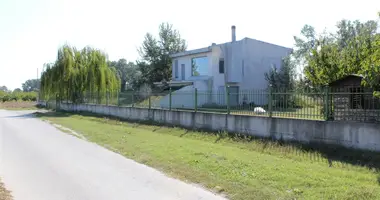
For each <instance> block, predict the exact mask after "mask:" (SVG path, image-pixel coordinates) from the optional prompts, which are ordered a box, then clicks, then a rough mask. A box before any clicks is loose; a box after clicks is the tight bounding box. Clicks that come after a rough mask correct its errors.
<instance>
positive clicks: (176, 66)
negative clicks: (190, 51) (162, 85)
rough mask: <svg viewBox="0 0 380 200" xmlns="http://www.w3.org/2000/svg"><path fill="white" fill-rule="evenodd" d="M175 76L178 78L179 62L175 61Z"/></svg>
mask: <svg viewBox="0 0 380 200" xmlns="http://www.w3.org/2000/svg"><path fill="white" fill-rule="evenodd" d="M174 76H175V78H178V60H175V61H174Z"/></svg>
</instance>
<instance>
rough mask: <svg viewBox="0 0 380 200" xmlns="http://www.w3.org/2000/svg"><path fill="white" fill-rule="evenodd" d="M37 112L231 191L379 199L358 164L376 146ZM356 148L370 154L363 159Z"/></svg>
mask: <svg viewBox="0 0 380 200" xmlns="http://www.w3.org/2000/svg"><path fill="white" fill-rule="evenodd" d="M37 116H39V117H42V118H43V119H47V120H49V121H51V122H52V123H56V124H60V125H63V126H64V127H67V128H70V129H72V130H74V131H76V132H78V133H80V134H82V135H83V136H84V137H85V138H86V139H87V140H89V141H93V142H96V143H98V144H100V145H102V146H104V147H106V148H109V149H111V150H113V151H115V152H118V153H120V154H122V155H124V156H126V157H128V158H131V159H134V160H136V161H137V162H140V163H144V164H146V165H149V166H152V167H154V168H157V169H159V170H161V171H163V172H165V173H166V174H168V175H170V176H173V177H176V178H179V179H182V180H185V181H189V182H193V183H197V184H201V185H203V186H205V187H207V188H209V189H210V190H214V191H219V192H222V193H224V194H225V195H227V196H228V197H229V198H230V199H239V200H248V199H258V200H260V199H380V186H379V183H378V181H379V180H380V179H379V174H378V173H377V170H375V168H372V169H369V168H368V167H365V166H359V163H360V164H361V165H367V166H368V165H370V164H371V163H372V165H374V166H378V165H379V163H380V162H379V161H380V158H379V156H378V155H377V154H374V153H368V152H354V151H350V150H341V151H340V152H339V151H337V150H339V148H338V149H335V148H334V149H332V150H331V152H333V153H335V155H329V153H328V152H330V151H328V150H327V148H321V150H318V149H317V150H314V151H313V150H311V149H307V148H305V147H304V146H302V145H296V144H281V143H278V142H271V141H267V140H263V139H252V138H244V137H237V136H236V137H232V136H231V135H227V134H224V133H220V134H212V133H205V132H194V131H188V130H184V129H180V128H168V127H162V126H153V125H142V124H135V123H128V122H122V121H118V120H114V119H109V118H105V117H96V116H89V115H71V114H65V113H47V114H38V115H37ZM337 152H338V153H337ZM367 155H369V156H367ZM356 156H359V157H360V156H365V157H360V159H361V160H357V159H358V158H357V157H356ZM371 156H372V158H371ZM328 158H329V159H328ZM366 158H371V159H370V160H368V159H367V160H366ZM353 162H355V164H350V163H353Z"/></svg>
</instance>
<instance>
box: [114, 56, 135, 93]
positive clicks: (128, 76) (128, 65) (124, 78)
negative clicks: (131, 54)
mask: <svg viewBox="0 0 380 200" xmlns="http://www.w3.org/2000/svg"><path fill="white" fill-rule="evenodd" d="M108 65H109V66H110V67H112V68H114V69H115V70H116V74H117V76H118V77H119V79H120V88H121V91H122V92H124V91H125V90H126V86H127V84H128V86H133V83H135V82H136V80H135V79H138V78H139V77H140V74H139V71H138V67H137V65H136V64H135V63H133V62H127V60H126V59H124V58H122V59H119V60H118V61H111V62H109V64H108Z"/></svg>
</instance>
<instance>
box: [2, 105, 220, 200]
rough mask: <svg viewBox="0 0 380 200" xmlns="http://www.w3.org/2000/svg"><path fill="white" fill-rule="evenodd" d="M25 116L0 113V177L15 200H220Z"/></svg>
mask: <svg viewBox="0 0 380 200" xmlns="http://www.w3.org/2000/svg"><path fill="white" fill-rule="evenodd" d="M28 113H31V111H4V110H0V177H1V178H2V181H3V182H4V184H5V186H6V187H7V189H9V190H11V191H12V195H13V197H14V199H15V200H45V199H46V200H63V199H65V200H66V199H67V200H77V199H78V200H87V199H88V200H113V199H115V200H119V199H120V200H126V199H128V200H129V199H131V200H134V199H136V200H139V199H142V200H159V199H165V200H171V199H185V200H193V199H204V200H221V199H223V198H222V197H220V196H216V195H214V194H213V193H211V192H209V191H206V190H204V189H202V188H200V187H197V186H195V185H192V184H188V183H184V182H182V181H179V180H176V179H173V178H169V177H167V176H165V175H164V174H162V173H161V172H159V171H157V170H155V169H152V168H150V167H147V166H145V165H142V164H139V163H136V162H134V161H133V160H130V159H127V158H125V157H123V156H121V155H119V154H116V153H113V152H111V151H109V150H107V149H105V148H103V147H100V146H98V145H96V144H94V143H90V142H87V141H84V140H81V139H78V138H76V137H74V136H71V135H69V134H67V133H63V132H61V131H59V130H58V129H56V128H55V127H54V126H52V125H50V124H48V123H47V122H43V121H41V120H39V119H36V118H34V117H33V116H32V115H29V114H28ZM105 131H107V130H105Z"/></svg>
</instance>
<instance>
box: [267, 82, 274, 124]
mask: <svg viewBox="0 0 380 200" xmlns="http://www.w3.org/2000/svg"><path fill="white" fill-rule="evenodd" d="M268 113H269V117H272V114H273V89H272V86H271V85H270V86H269V98H268Z"/></svg>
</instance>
